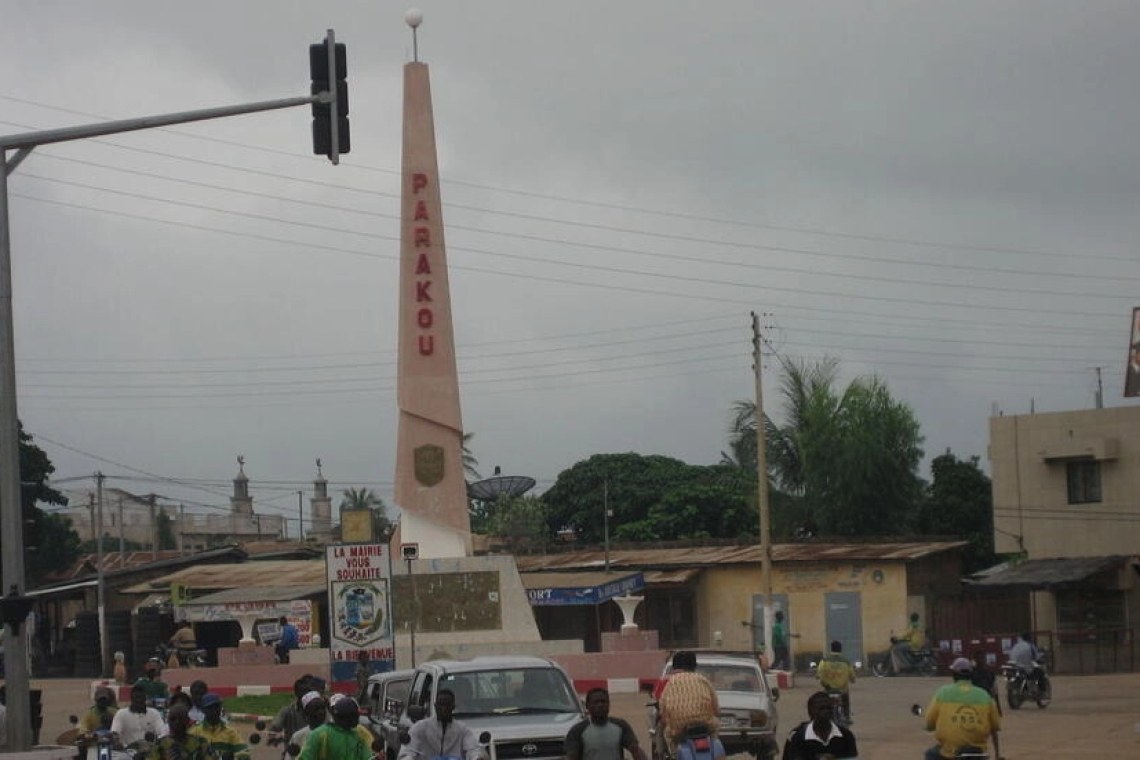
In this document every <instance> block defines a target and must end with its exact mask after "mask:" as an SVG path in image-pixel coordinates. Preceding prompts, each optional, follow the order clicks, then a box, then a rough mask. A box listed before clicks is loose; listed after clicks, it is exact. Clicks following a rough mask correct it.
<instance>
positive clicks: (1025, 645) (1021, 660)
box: [1009, 633, 1045, 692]
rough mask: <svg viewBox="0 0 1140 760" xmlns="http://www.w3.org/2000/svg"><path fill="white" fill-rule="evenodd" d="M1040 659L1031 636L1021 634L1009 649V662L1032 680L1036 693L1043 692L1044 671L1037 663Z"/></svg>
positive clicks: (1039, 653) (1039, 652)
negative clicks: (1035, 684) (1035, 685)
mask: <svg viewBox="0 0 1140 760" xmlns="http://www.w3.org/2000/svg"><path fill="white" fill-rule="evenodd" d="M1039 659H1041V651H1040V650H1039V649H1037V647H1036V646H1034V645H1033V639H1032V637H1031V634H1028V633H1023V634H1021V635H1020V636H1018V638H1017V641H1016V642H1015V643H1014V645H1013V646H1011V647H1010V648H1009V661H1010V662H1011V663H1013V664H1014V665H1016V666H1017V667H1018V668H1019V669H1020V670H1021V671H1022V672H1023V673H1025V677H1026V678H1030V677H1031V678H1033V680H1034V681H1035V682H1036V683H1037V690H1038V692H1044V691H1045V670H1044V669H1043V668H1042V667H1041V665H1040V664H1039V663H1038V662H1037V661H1038V660H1039Z"/></svg>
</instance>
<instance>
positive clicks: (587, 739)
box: [0, 634, 1039, 760]
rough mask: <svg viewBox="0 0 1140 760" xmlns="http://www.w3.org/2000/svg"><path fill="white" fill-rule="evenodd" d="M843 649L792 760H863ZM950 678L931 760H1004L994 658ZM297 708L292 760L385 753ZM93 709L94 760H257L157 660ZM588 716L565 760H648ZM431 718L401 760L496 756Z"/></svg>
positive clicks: (710, 745)
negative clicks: (101, 742)
mask: <svg viewBox="0 0 1140 760" xmlns="http://www.w3.org/2000/svg"><path fill="white" fill-rule="evenodd" d="M842 649H843V648H842V645H841V644H840V642H838V641H835V642H832V643H831V646H830V650H831V651H830V653H829V654H828V655H827V657H825V658H824V659H823V660H822V661H821V662H820V663H819V665H818V667H817V671H816V675H817V677H818V678H819V681H820V685H821V687H822V688H823V689H824V690H822V691H817V692H815V693H813V694H812V695H811V696H810V697H809V698H808V700H807V717H808V720H806V721H803V722H801V723H799V724H798V725H796V726H795V728H793V729H792V730H791V731H790V733H789V734H788V735H787V738H786V740H785V742H784V746H783V754H782V760H817V758H821V757H829V758H856V757H858V748H857V741H856V738H855V734H854V733H853V732H852V730H851V729H850V728H849V725H850V723H851V709H850V687H851V685H852V684H853V683H854V682H855V671H854V668H853V667H852V665H851V663H850V662H849V661H848V660H847V659H846V658H845V657H844V656H843V651H842ZM1038 654H1039V653H1038V652H1037V650H1036V648H1035V647H1034V646H1033V644H1032V641H1031V639H1030V637H1029V634H1022V636H1021V637H1019V639H1018V640H1017V641H1016V643H1015V644H1014V646H1013V647H1012V648H1011V649H1010V651H1009V658H1010V661H1011V662H1012V663H1014V664H1016V665H1018V666H1019V667H1024V668H1025V669H1026V671H1027V672H1030V673H1032V672H1034V670H1035V669H1036V668H1037V658H1038ZM672 665H673V668H672V674H671V675H670V677H669V678H668V679H667V680H666V681H665V682H664V683H662V684H660V685H659V686H658V691H657V692H656V697H657V704H658V720H659V730H660V731H661V734H662V736H663V737H664V739H665V741H666V742H667V746H668V749H669V753H670V755H671V756H673V757H676V758H677V760H723V758H724V756H725V751H724V746H723V745H722V744H721V743H720V741H719V740H718V738H717V731H718V730H719V722H718V713H719V709H720V708H719V704H718V698H717V692H716V690H715V688H714V687H713V685H712V684H711V683H710V682H709V681H708V679H706V678H705V677H704V676H703V675H702V674H701V673H699V672H697V659H696V655H695V653H694V652H691V651H681V652H677V653H675V655H674V657H673V661H672ZM950 670H951V673H952V679H953V680H952V682H951V683H950V684H946V685H945V686H942V687H941V688H939V689H938V690H937V691H936V692H935V694H934V696H933V698H932V699H931V701H930V704H929V705H928V706H927V708H926V709H925V711H920V712H922V714H923V715H924V716H925V726H926V729H927V730H929V731H932V732H933V733H934V738H935V744H934V746H932V747H930V748H929V749H928V750H927V751H926V753H925V758H926V760H940V758H953V757H956V756H958V755H960V754H961V753H963V752H984V751H986V748H987V746H988V745H989V744H990V743H992V744H993V749H994V757H996V758H999V760H1000V758H1001V754H1000V750H999V737H998V733H999V731H1000V729H1001V720H1002V714H1001V707H1000V704H999V700H998V694H997V686H996V677H995V674H994V672H993V670H992V669H991V668H990V667H989V666H988V664H987V663H986V658H985V655H984V653H982V652H976V653H974V661H973V662H971V661H970V660H968V659H966V658H964V657H959V658H957V659H955V660H954V662H953V663H952V664H951V666H950ZM829 692H832V693H836V692H838V693H839V694H840V695H842V701H841V702H839V704H842V705H843V707H844V708H845V712H846V720H844V721H838V720H837V719H836V716H835V714H834V711H835V704H836V702H835V701H834V700H833V697H832V693H829ZM361 693H363V691H361ZM293 697H294V698H293V700H292V701H291V702H290V703H289V704H288V705H286V706H285V707H283V708H282V709H281V710H280V711H279V712H278V713H277V715H276V716H275V717H274V719H273V721H272V723H271V725H270V726H269V727H268V736H269V740H270V743H271V744H281V745H283V751H282V757H283V758H286V759H287V758H298V760H370V758H372V757H373V756H374V755H375V754H378V753H381V752H382V751H383V749H384V747H383V744H382V742H381V741H380V740H379V739H376V738H374V737H373V736H372V733H371V732H370V731H369V730H368V729H367V728H366V727H364V726H362V725H360V722H359V716H360V706H359V703H358V702H357V700H356V699H355V698H354V697H351V696H348V695H343V694H327V693H326V689H325V683H324V681H323V680H322V679H320V678H318V677H316V676H311V675H306V676H302V677H301V678H299V679H297V681H296V682H295V683H294V685H293ZM94 702H95V703H94V704H93V705H92V706H91V707H90V708H89V709H88V710H87V711H86V712H85V713H84V715H83V717H82V719H81V720H80V726H79V729H80V731H81V734H80V736H81V737H82V739H81V744H87V745H89V750H88V757H89V759H90V760H93V759H94V757H95V756H94V755H93V754H91V751H92V749H93V747H92V746H90V745H92V742H93V737H94V736H95V735H96V734H98V733H101V732H109V733H110V735H111V736H112V737H113V741H114V746H116V747H121V748H128V749H133V750H136V751H138V752H140V753H142V755H145V756H146V757H147V758H149V759H150V760H168V758H171V757H178V758H180V759H181V760H221V759H222V758H225V759H226V760H243V758H249V756H250V748H249V745H248V744H247V743H246V741H245V740H243V739H242V737H241V736H240V735H239V733H238V732H237V730H236V729H235V728H233V727H232V726H230V725H229V723H228V722H227V721H226V720H225V718H224V717H223V709H222V700H221V698H220V697H219V696H218V695H217V694H215V693H212V692H210V691H209V688H208V686H207V684H206V683H205V682H204V681H202V680H196V681H194V682H193V683H191V684H190V687H189V689H188V690H185V691H184V690H182V689H175V690H174V691H173V693H172V692H171V690H170V689H169V688H168V687H167V685H166V683H165V682H163V681H162V679H161V663H159V662H158V661H157V660H152V661H150V662H148V663H146V666H145V669H144V673H143V675H142V676H141V677H140V678H139V679H138V680H137V681H136V682H135V683H134V684H133V685H132V686H131V689H130V703H129V704H128V705H127V706H125V707H122V708H117V707H116V705H115V693H114V692H113V691H112V690H111V689H110V688H107V687H100V688H99V689H97V690H96V692H95V701H94ZM156 702H157V703H165V706H166V710H167V713H166V715H165V716H163V714H162V713H161V712H160V710H159V709H156V708H155V707H154V706H153V705H154V704H155V703H156ZM585 706H586V712H587V716H586V717H585V718H584V719H583V720H582V721H581V722H579V723H578V724H577V725H575V726H573V727H572V728H571V729H570V731H569V733H568V734H567V736H566V739H565V747H564V750H565V756H566V760H623V758H624V757H625V756H626V754H628V755H629V756H630V758H632V760H646V753H645V752H644V750H642V748H641V747H640V746H639V744H638V740H637V736H636V734H635V732H634V730H633V728H632V727H631V726H630V725H629V723H627V722H626V721H624V720H621V719H620V718H616V717H611V716H610V715H609V711H610V696H609V693H608V691H606V690H605V689H603V688H594V689H591V690H590V691H589V692H588V693H587V694H586V698H585ZM433 707H434V712H433V713H432V715H431V716H430V717H427V718H425V719H423V720H420V721H418V722H416V723H415V724H413V725H412V727H411V729H410V730H409V731H408V732H407V736H406V737H404V739H403V743H402V744H401V746H400V748H399V752H398V759H399V760H432V758H436V757H441V756H443V757H449V758H456V759H457V760H486V747H485V746H484V745H483V744H482V743H481V742H480V740H479V738H478V737H476V736H475V734H474V732H473V731H472V730H471V728H469V727H468V726H466V725H465V724H464V723H463V722H462V721H459V720H457V719H455V717H454V714H455V710H456V697H455V694H454V693H453V692H452V691H451V690H449V689H446V688H441V689H439V690H438V692H437V694H436V698H435V701H434V703H433ZM0 709H2V700H0ZM2 724H3V721H2V720H0V726H2ZM694 729H695V730H694ZM697 736H700V737H702V738H703V740H704V742H705V744H703V745H700V746H702V748H703V754H700V755H697V754H694V753H695V750H694V746H697V745H695V744H694V737H697ZM142 755H138V754H137V755H136V757H140V756H142Z"/></svg>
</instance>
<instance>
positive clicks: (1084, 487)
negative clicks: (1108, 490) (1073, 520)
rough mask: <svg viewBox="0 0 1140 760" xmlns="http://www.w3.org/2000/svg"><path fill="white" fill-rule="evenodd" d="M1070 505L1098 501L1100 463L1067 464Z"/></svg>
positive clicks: (1066, 474)
mask: <svg viewBox="0 0 1140 760" xmlns="http://www.w3.org/2000/svg"><path fill="white" fill-rule="evenodd" d="M1065 478H1066V480H1067V481H1068V485H1069V503H1070V504H1089V503H1091V502H1098V501H1100V500H1101V499H1100V462H1085V461H1081V462H1069V463H1068V464H1066V465H1065Z"/></svg>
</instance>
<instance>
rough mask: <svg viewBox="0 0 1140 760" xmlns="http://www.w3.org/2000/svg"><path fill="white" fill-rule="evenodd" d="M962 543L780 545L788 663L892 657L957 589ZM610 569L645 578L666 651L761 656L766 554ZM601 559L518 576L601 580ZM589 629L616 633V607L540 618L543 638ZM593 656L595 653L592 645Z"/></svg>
mask: <svg viewBox="0 0 1140 760" xmlns="http://www.w3.org/2000/svg"><path fill="white" fill-rule="evenodd" d="M965 545H966V544H965V542H961V541H952V542H908V543H902V542H900V543H866V544H856V543H852V544H822V543H818V544H817V543H804V544H777V545H775V546H773V547H772V554H773V568H772V590H773V607H774V609H778V610H782V611H783V612H784V614H785V616H786V618H787V623H788V630H789V631H790V632H791V633H792V634H795V638H793V639H792V643H791V649H792V657H793V660H794V661H795V662H796V664H797V667H799V668H802V667H803V666H805V665H806V662H807V661H808V660H811V659H817V658H818V657H819V656H820V654H821V653H822V652H825V651H827V648H828V644H829V642H831V641H833V640H838V641H841V642H842V643H843V645H844V646H843V650H844V653H845V654H847V656H848V658H849V659H851V660H864V661H866V658H867V656H868V655H870V654H872V653H876V652H881V651H884V650H886V649H887V648H888V647H889V645H890V636H891V633H892V631H899V632H901V631H902V630H903V628H904V627H905V625H906V622H907V619H908V617H909V615H910V613H912V612H917V613H919V615H920V616H921V617H922V619H923V620H924V621H925V620H926V619H927V611H928V609H929V608H930V606H931V605H932V604H933V600H934V599H935V598H936V597H938V596H941V595H946V594H953V593H956V592H957V591H958V588H959V580H960V579H959V575H960V558H959V551H960V549H961V548H962V547H963V546H965ZM609 559H610V567H611V568H612V569H613V572H614V573H615V574H617V575H622V574H626V573H628V572H631V571H636V572H640V573H641V574H642V576H643V577H644V588H643V590H642V591H639V592H638V594H639V595H642V596H644V601H643V602H642V604H641V605H640V606H639V608H638V610H637V614H636V617H635V619H636V622H637V623H638V625H639V626H640V627H641V628H643V629H646V630H655V631H657V632H658V636H659V642H660V646H661V647H662V648H666V649H668V648H678V647H718V648H724V649H735V650H758V649H759V648H760V642H761V641H762V639H763V633H762V620H763V612H762V610H763V605H764V597H763V594H762V591H761V589H762V587H763V584H762V582H763V578H762V575H761V570H760V547H759V546H757V545H748V546H698V547H684V548H667V549H616V550H612V551H610V558H609ZM604 561H605V560H604V557H603V556H602V553H601V552H599V551H596V550H594V551H576V552H566V553H562V554H546V555H538V556H520V557H518V558H517V562H518V566H519V570H520V571H521V572H525V573H528V574H531V573H534V574H538V573H542V572H558V573H559V574H564V573H567V572H573V571H578V572H587V571H588V572H590V574H591V575H594V574H596V573H597V571H598V570H599V569H601V567H602V566H603V564H604ZM591 619H595V620H596V625H597V626H598V628H599V629H600V630H602V631H606V630H616V629H617V626H619V625H620V623H621V617H620V614H619V613H618V610H617V608H616V605H614V604H613V602H606V603H605V604H603V605H600V606H599V609H597V610H594V611H581V610H569V609H561V610H544V611H543V614H542V615H541V616H539V628H540V630H542V633H543V637H544V638H566V637H568V636H575V635H581V634H582V631H583V630H586V629H589V628H590V626H591ZM587 649H588V650H589V649H591V647H590V646H589V645H587Z"/></svg>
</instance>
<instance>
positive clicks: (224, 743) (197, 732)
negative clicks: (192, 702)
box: [190, 694, 250, 760]
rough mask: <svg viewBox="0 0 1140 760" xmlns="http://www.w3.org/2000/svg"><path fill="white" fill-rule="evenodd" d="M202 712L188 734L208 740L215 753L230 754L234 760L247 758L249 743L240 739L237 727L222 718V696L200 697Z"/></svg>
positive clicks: (220, 754)
mask: <svg viewBox="0 0 1140 760" xmlns="http://www.w3.org/2000/svg"><path fill="white" fill-rule="evenodd" d="M202 712H203V713H205V715H206V717H205V718H204V719H203V720H202V722H201V723H199V724H197V725H196V726H194V727H193V728H191V729H190V735H191V736H197V737H199V738H201V739H205V740H206V741H207V742H209V743H210V748H211V750H212V751H213V753H214V754H215V755H219V756H222V755H231V756H233V757H234V758H235V760H249V758H250V752H249V745H248V744H246V743H245V742H244V741H242V738H241V734H239V733H238V732H237V729H235V728H233V727H232V726H230V725H229V724H228V723H226V722H225V721H224V720H222V698H221V697H219V696H218V695H217V694H207V695H206V696H204V697H202Z"/></svg>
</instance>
